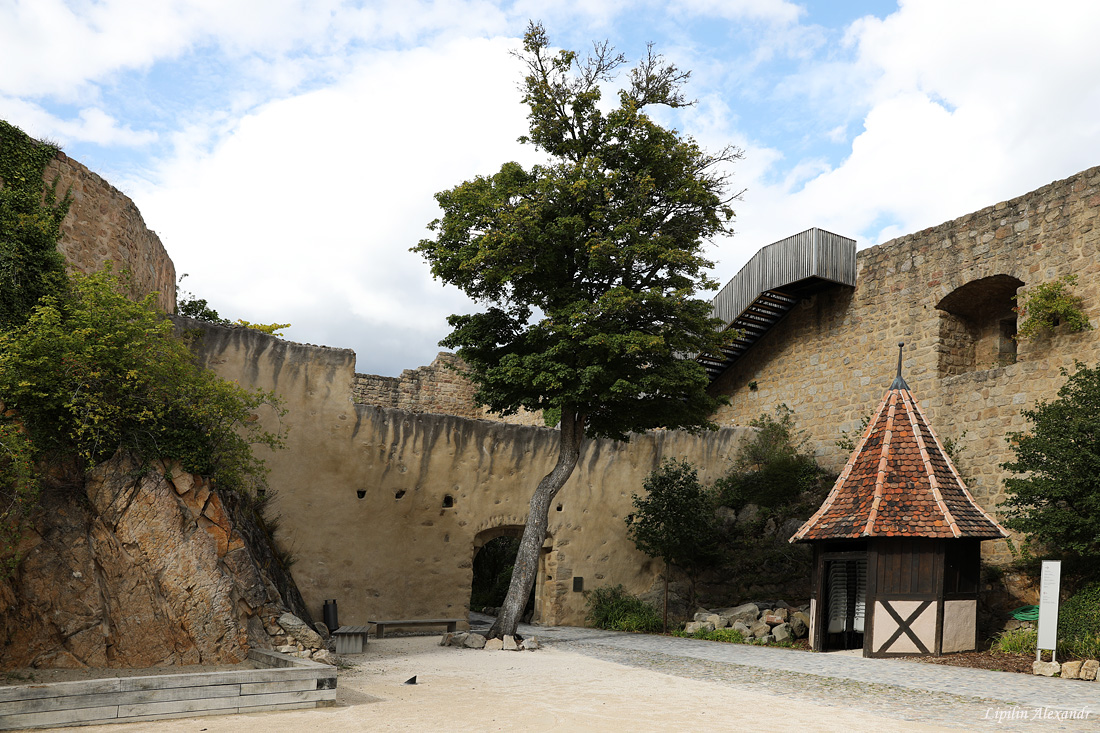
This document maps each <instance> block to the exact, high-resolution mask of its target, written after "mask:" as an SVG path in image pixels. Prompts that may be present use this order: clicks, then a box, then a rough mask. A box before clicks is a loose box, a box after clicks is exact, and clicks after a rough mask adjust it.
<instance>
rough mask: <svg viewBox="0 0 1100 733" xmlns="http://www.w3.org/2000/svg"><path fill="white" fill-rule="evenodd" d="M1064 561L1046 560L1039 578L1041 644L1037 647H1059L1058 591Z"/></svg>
mask: <svg viewBox="0 0 1100 733" xmlns="http://www.w3.org/2000/svg"><path fill="white" fill-rule="evenodd" d="M1061 582H1062V561H1061V560H1044V561H1043V574H1042V576H1041V577H1040V580H1039V644H1038V647H1037V649H1057V648H1058V593H1059V590H1060V586H1061Z"/></svg>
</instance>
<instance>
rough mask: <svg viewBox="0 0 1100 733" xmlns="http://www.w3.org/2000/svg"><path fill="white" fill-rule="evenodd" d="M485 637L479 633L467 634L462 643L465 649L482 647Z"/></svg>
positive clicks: (483, 646)
mask: <svg viewBox="0 0 1100 733" xmlns="http://www.w3.org/2000/svg"><path fill="white" fill-rule="evenodd" d="M485 642H486V639H485V637H484V636H482V635H481V634H467V635H466V638H465V639H464V640H463V642H462V645H463V646H464V647H466V648H467V649H484V648H485Z"/></svg>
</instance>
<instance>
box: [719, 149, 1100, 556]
mask: <svg viewBox="0 0 1100 733" xmlns="http://www.w3.org/2000/svg"><path fill="white" fill-rule="evenodd" d="M1098 215H1100V168H1093V169H1090V170H1087V171H1084V172H1082V173H1079V174H1077V175H1075V176H1073V177H1071V178H1068V179H1066V180H1063V181H1057V182H1055V183H1052V184H1050V185H1047V186H1044V187H1043V188H1040V189H1038V190H1037V191H1033V192H1031V193H1028V194H1025V195H1023V196H1020V197H1018V198H1014V199H1012V200H1010V201H1006V202H1002V203H999V204H997V205H995V206H990V207H987V208H985V209H982V210H980V211H977V212H974V213H972V214H967V215H966V216H962V217H959V218H958V219H954V220H952V221H949V222H946V223H944V224H941V225H939V226H936V227H932V228H930V229H926V230H924V231H921V232H917V233H915V234H911V235H908V236H905V237H901V238H899V239H895V240H892V241H890V242H886V243H885V244H881V245H878V246H876V247H872V248H870V249H867V250H863V251H861V252H859V253H858V256H857V268H858V277H857V284H856V287H855V289H854V290H853V289H850V288H845V287H842V286H836V287H834V288H832V289H829V290H826V291H824V292H821V293H818V294H817V295H814V296H813V297H811V298H809V299H807V300H804V301H802V302H801V303H800V304H798V305H796V306H795V308H794V309H793V310H792V311H791V312H790V313H789V314H788V316H787V317H786V318H785V319H784V320H783V321H781V322H780V323H779V324H777V325H776V326H775V327H774V328H773V329H772V330H771V331H770V332H769V333H768V334H766V335H765V336H764V337H763V338H762V339H761V340H760V341H759V342H758V343H757V344H756V345H755V346H753V348H752V349H750V351H749V352H748V353H747V354H746V355H745V356H743V357H742V358H741V359H740V360H739V361H738V362H736V363H735V364H734V365H733V366H732V367H731V368H730V369H729V371H728V372H727V373H726V374H724V375H723V376H722V377H720V378H719V379H718V380H717V381H716V382H715V385H714V387H713V389H714V390H715V391H717V392H720V393H723V394H726V395H729V396H730V404H729V405H728V406H725V407H723V408H721V410H720V411H719V413H718V415H717V421H718V422H719V424H721V425H745V424H747V423H748V421H749V420H750V419H752V418H753V417H755V416H757V415H759V414H760V413H762V412H765V411H768V410H771V409H773V408H774V406H775V405H776V404H779V403H785V404H787V405H788V406H789V407H791V408H792V409H793V410H794V413H795V420H796V422H797V425H798V426H799V427H800V428H802V429H803V430H805V431H806V433H807V436H808V437H809V439H810V441H811V444H812V445H813V447H814V449H815V451H816V453H817V454H818V456H819V459H820V460H821V461H822V462H823V463H824V464H825V465H826V466H828V467H829V468H830V469H832V470H834V471H839V470H840V469H841V468H842V467H843V464H844V462H845V461H846V459H847V455H848V454H847V451H844V450H842V449H841V448H839V447H837V446H836V440H837V439H839V438H840V437H841V431H842V430H846V431H851V432H854V431H855V430H857V429H858V427H859V422H860V417H861V416H864V415H870V414H871V413H872V412H873V410H874V409H875V408H876V407H877V406H878V403H879V401H880V400H881V399H882V395H883V394H884V393H885V391H886V388H887V387H888V386H889V384H890V382H891V380H892V379H893V376H894V373H895V370H896V364H897V355H898V350H897V343H898V342H901V341H903V342H905V344H906V346H905V360H904V376H905V379H906V381H907V382H908V383H909V385H910V387H911V389H912V392H913V395H914V396H915V397H916V398H917V399H918V400H919V401H920V403H921V406H922V407H923V409H924V410H925V412H926V413H927V415H928V417H929V420H930V421H931V424H932V427H933V429H934V430H935V431H936V432H937V434H938V435H939V436H940V438H941V439H944V438H950V439H952V440H955V441H958V442H959V444H960V446H961V448H962V450H961V454H960V456H959V459H958V461H957V463H958V468H959V470H960V472H961V473H962V474H963V477H964V478H965V479H966V480H967V481H968V484H969V485H970V488H971V491H972V492H973V493H974V495H975V498H977V499H978V501H979V502H981V504H982V505H983V506H985V507H987V508H989V509H996V505H997V504H998V503H999V502H1001V501H1003V499H1004V493H1003V479H1004V478H1005V475H1006V474H1005V471H1004V470H1003V469H1001V468H1000V464H1001V463H1003V462H1005V461H1006V460H1009V459H1010V458H1011V457H1012V454H1011V452H1010V451H1009V448H1008V443H1007V441H1006V434H1007V433H1008V432H1010V431H1014V430H1021V429H1024V428H1025V421H1024V419H1023V417H1022V416H1021V414H1020V411H1021V410H1022V409H1025V408H1029V407H1032V406H1034V405H1035V404H1036V403H1037V402H1038V401H1040V400H1049V399H1052V398H1054V397H1055V396H1056V393H1057V390H1058V388H1059V387H1060V386H1061V385H1062V384H1063V383H1064V381H1065V380H1064V377H1063V376H1062V375H1061V374H1060V372H1059V370H1060V369H1061V368H1063V367H1064V368H1068V369H1071V370H1072V368H1073V364H1074V360H1075V359H1077V360H1081V361H1084V362H1086V363H1089V364H1095V363H1097V362H1098V361H1100V331H1097V330H1092V331H1085V332H1082V333H1065V332H1064V329H1062V330H1056V331H1055V333H1054V334H1053V335H1052V336H1049V337H1042V338H1036V339H1031V340H1021V341H1019V342H1018V343H1017V342H1015V341H1014V340H1013V339H1012V338H1011V335H1012V334H1013V333H1014V332H1015V326H1016V314H1015V313H1013V311H1012V307H1013V306H1014V305H1015V302H1014V301H1012V299H1011V296H1012V295H1014V294H1016V292H1017V283H1022V291H1026V289H1027V288H1029V287H1032V286H1034V285H1036V284H1038V283H1042V282H1049V281H1051V280H1055V279H1057V278H1059V277H1061V276H1062V275H1067V274H1076V275H1077V276H1078V277H1079V282H1078V285H1077V287H1076V288H1075V290H1074V292H1075V293H1076V294H1077V295H1079V296H1081V298H1082V304H1083V307H1084V311H1085V313H1086V314H1087V315H1088V317H1089V319H1090V320H1091V322H1092V324H1093V326H1094V327H1095V326H1100V218H1098ZM937 306H939V307H937ZM1013 352H1015V353H1013ZM750 383H754V384H753V387H754V388H755V389H754V388H750V386H749V385H750ZM854 437H856V438H857V439H858V437H859V436H858V435H856V436H854ZM984 544H985V547H986V548H987V551H988V552H989V553H990V554H991V555H993V556H994V557H1004V556H1005V551H1006V546H1005V544H1004V543H984Z"/></svg>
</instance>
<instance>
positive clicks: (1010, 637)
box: [992, 626, 1039, 654]
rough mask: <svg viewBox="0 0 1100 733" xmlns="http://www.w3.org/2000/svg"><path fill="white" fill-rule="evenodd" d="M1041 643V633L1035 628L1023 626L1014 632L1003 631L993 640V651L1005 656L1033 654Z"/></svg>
mask: <svg viewBox="0 0 1100 733" xmlns="http://www.w3.org/2000/svg"><path fill="white" fill-rule="evenodd" d="M1038 643H1039V632H1038V631H1037V630H1035V629H1034V628H1029V627H1027V626H1021V627H1020V628H1018V629H1013V630H1012V631H1002V632H1001V633H999V634H997V637H996V638H995V639H994V640H993V647H992V649H993V651H995V652H1001V653H1003V654H1020V653H1027V654H1031V653H1034V652H1035V646H1036V645H1037V644H1038Z"/></svg>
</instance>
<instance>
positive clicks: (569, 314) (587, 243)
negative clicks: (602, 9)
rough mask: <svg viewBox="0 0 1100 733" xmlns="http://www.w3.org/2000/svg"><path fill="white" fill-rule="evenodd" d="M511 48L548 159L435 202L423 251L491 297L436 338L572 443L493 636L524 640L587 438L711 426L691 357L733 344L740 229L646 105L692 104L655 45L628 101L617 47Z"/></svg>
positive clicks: (532, 519)
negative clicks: (720, 314)
mask: <svg viewBox="0 0 1100 733" xmlns="http://www.w3.org/2000/svg"><path fill="white" fill-rule="evenodd" d="M517 56H518V57H519V58H520V59H522V60H523V62H524V63H525V64H526V75H525V76H524V80H523V85H522V89H523V91H524V97H523V101H524V102H525V103H526V104H527V106H528V107H529V109H530V112H529V114H528V120H529V123H530V132H529V134H528V135H527V136H524V137H522V138H520V140H521V141H522V142H525V143H529V144H533V145H535V146H536V147H537V148H538V149H539V150H541V151H542V152H543V153H545V155H546V158H547V159H546V162H544V163H542V164H540V165H535V166H532V167H531V168H530V169H529V170H525V169H524V168H523V167H522V166H520V165H519V164H518V163H514V162H513V163H505V164H504V165H503V166H501V168H500V171H499V172H498V173H496V174H495V175H492V176H488V177H486V176H478V177H477V178H474V179H473V180H470V181H466V182H464V183H462V184H460V185H458V186H456V187H454V188H452V189H450V190H447V191H443V192H441V193H438V194H436V200H437V201H438V202H439V205H440V207H441V208H442V210H443V216H442V218H440V219H437V220H435V221H433V222H432V223H431V225H430V229H431V231H433V232H434V233H435V236H434V238H432V239H425V240H423V241H421V242H420V243H419V244H418V245H417V246H416V247H414V248H413V249H414V251H416V252H419V253H420V254H421V255H423V256H424V257H425V259H427V260H428V261H429V262H430V263H431V267H432V274H433V275H434V276H435V277H437V278H439V279H441V280H443V281H444V282H447V283H451V284H453V285H456V286H458V287H459V288H460V289H462V290H463V291H465V292H466V294H467V295H469V296H471V297H472V298H474V299H475V300H477V301H480V302H482V303H484V304H485V307H486V309H485V310H484V311H483V312H479V313H473V314H469V315H452V316H450V317H449V318H448V322H449V323H450V325H451V327H452V329H453V330H452V332H451V334H450V335H449V336H448V337H447V338H445V339H444V340H443V341H442V342H440V343H441V344H442V345H444V346H447V347H450V348H454V349H457V351H458V354H459V356H460V357H462V359H463V361H464V362H465V364H466V375H467V376H468V377H469V378H470V379H471V380H472V381H473V382H474V383H475V384H476V385H477V387H478V391H477V395H476V396H477V399H478V400H479V401H480V402H481V403H482V404H484V405H486V406H488V407H489V408H490V409H491V410H492V411H494V412H497V413H500V414H502V415H507V414H511V413H515V412H517V411H518V410H519V409H520V408H523V409H527V410H540V409H553V408H556V409H560V411H561V423H560V435H561V440H560V448H559V452H558V458H557V463H556V464H555V466H554V468H553V469H552V470H551V471H550V473H548V474H547V475H546V476H545V477H543V479H542V480H541V481H540V482H539V484H538V487H537V488H536V489H535V492H534V495H533V496H532V497H531V503H530V511H529V514H528V518H527V523H526V526H525V528H524V532H523V537H522V539H521V542H520V547H519V551H518V554H517V557H516V563H515V570H514V572H513V574H512V581H511V585H510V586H509V589H508V595H507V598H506V599H505V601H504V606H503V607H502V609H501V612H500V614H499V615H498V617H497V621H496V623H495V624H494V625H493V627H492V629H491V630H490V634H491V635H492V636H495V637H499V636H503V635H505V634H513V633H514V632H515V629H516V626H517V625H518V623H519V620H520V616H521V614H522V610H523V607H524V604H525V602H526V600H527V598H528V596H529V595H530V593H531V589H532V587H533V586H534V582H535V573H536V571H537V567H538V554H539V548H540V547H541V546H542V543H543V540H544V539H545V536H546V527H547V511H548V509H549V507H550V503H551V501H552V500H553V498H554V496H555V495H556V494H557V493H558V491H559V490H560V489H561V487H562V486H563V485H564V484H565V482H566V480H567V479H568V478H569V476H570V474H571V473H572V472H573V467H574V466H575V465H576V463H577V459H578V457H579V456H580V451H581V444H582V441H583V440H584V438H585V436H586V435H587V436H595V437H611V438H617V439H626V438H627V437H628V435H629V433H631V432H637V431H642V430H646V429H649V428H655V427H665V428H697V427H709V426H710V423H709V421H708V416H709V415H710V414H711V413H712V411H713V410H714V408H715V406H716V404H717V401H716V400H715V399H714V398H712V397H711V396H709V395H708V394H707V393H706V386H707V377H706V375H705V373H704V371H703V369H702V368H701V367H700V365H699V364H697V363H696V362H695V361H694V360H693V359H691V358H682V357H684V356H690V355H692V354H696V353H699V352H713V351H716V350H717V349H718V348H719V346H720V345H721V338H722V337H721V335H720V333H719V332H718V329H717V328H716V325H717V324H716V322H715V321H714V320H713V319H712V318H711V309H710V304H709V303H708V302H707V301H705V300H702V299H697V298H696V297H695V295H696V293H697V292H698V291H699V290H700V289H713V288H714V287H716V285H715V283H714V282H713V281H712V280H711V279H709V278H708V277H707V275H706V268H708V267H710V266H711V265H712V263H711V262H710V261H709V260H708V259H707V258H706V257H704V256H703V248H704V246H705V244H706V241H707V240H708V239H709V238H711V237H713V236H714V235H717V234H720V233H724V232H727V231H728V227H729V225H730V221H731V219H732V217H733V211H732V210H731V209H730V208H729V206H728V204H729V202H730V201H731V200H732V199H734V198H736V196H730V195H728V194H727V193H726V177H725V174H724V173H723V171H722V170H721V167H722V164H725V163H728V162H731V161H733V160H736V159H738V158H739V157H740V156H741V151H740V150H738V149H735V148H727V149H725V150H722V151H721V152H719V153H718V154H715V155H708V154H707V153H705V152H704V151H703V150H701V149H700V148H699V146H698V145H696V144H695V142H694V141H693V140H691V139H690V138H687V137H685V136H682V135H680V134H678V133H677V132H676V131H674V130H669V129H666V128H664V127H662V126H661V125H659V124H657V123H656V122H654V121H653V120H652V119H651V118H650V117H649V116H648V115H647V113H646V109H647V108H649V107H652V106H654V105H664V106H667V107H682V106H685V105H686V104H688V102H686V101H685V99H684V97H683V95H682V94H681V91H680V87H681V86H682V84H683V83H684V82H685V81H686V80H687V78H688V73H686V72H681V71H679V70H678V69H677V68H676V67H675V66H673V65H671V64H667V63H665V62H664V61H663V60H662V59H661V57H660V56H658V55H656V54H654V53H653V52H652V49H651V50H650V51H649V52H648V53H647V55H646V57H645V58H644V59H643V60H642V61H641V62H640V63H639V64H638V66H636V67H635V68H634V69H632V70H631V71H630V72H629V74H628V76H627V79H628V82H629V83H628V84H627V86H626V88H625V89H624V90H623V91H621V92H620V93H619V100H618V105H617V106H616V107H614V108H613V109H611V110H610V111H606V107H602V106H601V104H600V101H601V85H602V84H604V83H605V82H608V81H610V80H611V79H613V78H614V76H615V74H616V71H617V70H618V69H619V68H620V67H621V66H622V65H623V64H624V61H625V60H624V57H623V56H622V55H621V54H616V53H614V52H613V50H612V49H611V48H610V46H609V45H608V44H607V43H602V44H596V45H595V46H594V50H593V52H592V53H591V54H590V55H589V56H588V57H587V58H584V59H581V58H579V57H578V56H577V54H576V53H574V52H572V51H565V50H563V51H558V52H556V53H555V52H553V51H552V50H551V48H550V42H549V39H548V38H547V35H546V32H545V31H544V29H543V27H542V26H541V25H540V24H536V23H532V24H531V25H530V26H529V27H528V29H527V33H526V34H525V36H524V43H523V50H522V51H521V52H518V53H517Z"/></svg>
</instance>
